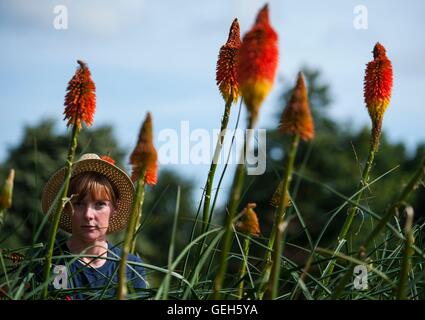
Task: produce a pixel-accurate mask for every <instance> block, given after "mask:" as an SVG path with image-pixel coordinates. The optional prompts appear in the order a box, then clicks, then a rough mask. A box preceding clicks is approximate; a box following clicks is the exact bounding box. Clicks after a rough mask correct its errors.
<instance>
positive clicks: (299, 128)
mask: <svg viewBox="0 0 425 320" xmlns="http://www.w3.org/2000/svg"><path fill="white" fill-rule="evenodd" d="M279 130H280V131H281V132H283V133H289V134H295V133H298V134H299V135H300V137H301V138H302V139H303V140H305V141H307V140H311V139H313V138H314V123H313V117H312V115H311V112H310V105H309V102H308V92H307V87H306V85H305V80H304V75H303V73H302V72H300V73H298V79H297V84H296V85H295V88H294V90H293V91H292V95H291V98H290V99H289V102H288V105H287V106H286V108H285V110H284V111H283V114H282V118H281V123H280V127H279Z"/></svg>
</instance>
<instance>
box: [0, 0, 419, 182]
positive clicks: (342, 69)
mask: <svg viewBox="0 0 425 320" xmlns="http://www.w3.org/2000/svg"><path fill="white" fill-rule="evenodd" d="M264 3H265V1H257V0H233V1H232V0H216V1H194V0H187V1H171V0H169V1H165V0H155V1H153V0H151V1H147V0H145V1H143V0H141V1H135V0H127V1H119V2H118V1H104V0H103V1H101V0H92V1H88V0H84V1H83V0H79V1H77V0H73V1H65V0H58V1H49V0H39V1H23V0H1V1H0V39H1V43H2V49H1V50H0V58H1V59H0V61H1V62H0V88H1V90H0V161H2V160H4V158H5V156H6V154H7V149H8V147H10V146H12V145H15V144H16V143H18V142H19V139H20V137H21V133H22V128H23V126H24V125H26V124H35V123H37V122H38V121H39V120H40V119H41V118H44V117H50V118H54V119H57V120H58V122H59V123H60V121H61V120H62V112H63V99H64V95H65V88H66V84H67V82H68V81H69V79H70V78H71V77H72V75H73V73H74V71H75V68H76V60H77V59H82V60H85V61H86V62H87V63H88V64H89V67H90V69H91V71H92V75H93V79H94V81H95V82H96V86H97V112H96V115H95V122H94V126H96V125H100V124H112V125H113V126H114V129H115V132H116V136H117V138H118V139H119V141H120V142H121V144H122V146H123V147H125V148H126V150H127V151H128V152H131V150H132V148H133V145H134V144H135V142H136V137H137V133H138V130H139V127H140V124H141V122H142V120H143V118H144V116H145V113H146V111H148V110H149V111H151V112H152V114H153V118H154V126H155V134H156V136H157V135H158V132H159V131H160V130H163V129H167V128H174V129H176V130H179V128H180V121H189V122H190V128H191V129H196V128H204V129H206V130H209V131H210V132H212V130H213V129H215V128H218V127H219V123H220V119H221V116H222V112H223V107H224V106H223V100H222V98H221V96H220V94H219V92H218V90H217V88H216V85H215V66H216V60H217V54H218V50H219V48H220V46H221V45H222V44H224V42H225V41H226V39H227V35H228V30H229V26H230V24H231V22H232V20H233V19H234V18H235V17H237V18H238V19H239V22H240V26H241V33H242V35H243V34H244V33H245V32H246V31H247V30H248V29H249V28H250V27H251V25H252V23H253V21H254V19H255V16H256V14H257V11H258V10H259V8H261V7H262V6H263V4H264ZM268 3H269V7H270V17H271V23H272V25H273V26H274V27H275V29H276V31H277V32H278V34H279V47H280V59H279V68H278V77H277V81H276V84H275V86H274V88H273V90H272V92H271V94H270V95H269V97H268V98H267V99H266V101H265V103H264V105H263V107H262V110H261V115H260V120H259V123H258V127H260V128H271V127H275V126H276V125H277V124H276V123H275V119H274V118H273V115H274V114H275V113H276V110H277V108H279V109H278V110H281V108H282V106H279V105H278V104H277V103H276V102H277V97H278V95H279V93H280V88H281V87H282V84H283V83H293V82H294V79H295V76H296V73H297V72H298V70H299V68H300V67H301V66H303V65H308V66H310V67H315V68H319V69H320V70H322V71H323V79H324V80H325V81H326V82H329V83H330V84H331V88H332V93H333V97H334V103H333V104H332V106H331V107H330V115H331V116H332V117H333V118H335V119H337V120H340V121H342V122H345V123H347V125H352V126H355V127H358V126H361V125H364V124H368V123H369V118H368V115H367V112H366V109H365V107H364V103H363V93H362V85H363V76H364V67H365V64H366V63H367V62H368V61H370V60H371V58H372V54H371V51H372V48H373V46H374V44H375V43H376V42H377V41H379V42H381V43H382V44H383V45H384V46H385V47H386V48H387V53H388V56H389V58H390V59H391V60H392V62H393V69H394V90H393V96H392V101H391V105H390V106H389V109H388V111H387V113H386V115H385V119H384V125H383V127H384V130H385V131H386V132H387V133H388V135H389V137H390V139H391V140H393V141H404V142H406V143H407V144H408V145H409V146H410V147H414V146H415V144H416V143H418V142H423V141H425V130H423V123H424V119H425V106H424V105H423V102H422V101H423V99H421V98H420V96H421V94H422V93H424V92H425V59H424V57H425V40H424V36H423V30H424V29H425V28H424V27H425V2H424V1H419V0H418V1H409V2H408V5H407V4H406V2H403V1H391V0H374V1H372V0H367V1H360V0H356V1H350V0H348V1H337V0H335V1H326V0H325V1H303V0H301V1H300V0H296V1H295V0H294V1H279V0H276V1H273V0H271V1H268ZM57 5H65V6H66V8H67V9H68V29H67V30H56V29H55V28H54V27H53V21H54V19H55V16H56V14H55V13H54V12H53V10H54V7H55V6H57ZM358 5H364V6H365V7H366V8H367V13H368V28H367V29H366V30H363V29H362V30H358V29H356V28H355V27H354V25H353V20H354V19H355V18H356V14H355V13H354V12H353V10H354V8H355V7H356V6H358ZM235 110H236V108H235ZM235 118H236V111H234V113H233V114H232V120H231V124H230V126H231V125H232V124H233V122H234V120H235ZM243 119H245V117H244V116H243ZM64 127H65V124H64V123H63V128H61V127H60V125H59V126H58V129H59V130H65V129H64ZM157 144H158V143H157ZM347 148H351V147H350V146H347ZM173 168H174V169H178V170H179V171H181V172H182V173H183V174H184V175H186V176H189V177H192V178H194V179H195V181H197V188H198V189H199V188H201V186H202V184H203V181H204V180H205V177H206V175H207V170H208V167H207V166H202V165H201V166H194V165H180V166H173ZM229 176H231V175H229Z"/></svg>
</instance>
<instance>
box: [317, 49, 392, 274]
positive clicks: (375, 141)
mask: <svg viewBox="0 0 425 320" xmlns="http://www.w3.org/2000/svg"><path fill="white" fill-rule="evenodd" d="M392 87H393V71H392V65H391V61H390V60H389V59H388V57H387V55H386V50H385V48H384V46H383V45H381V44H380V43H379V42H378V43H376V45H375V47H374V49H373V60H372V61H370V62H369V63H368V64H367V66H366V73H365V78H364V101H365V103H366V107H367V110H368V112H369V115H370V118H371V120H372V131H371V137H370V144H369V154H368V158H367V161H366V165H365V166H364V168H363V173H362V177H361V180H360V183H359V185H358V188H357V189H358V190H359V189H362V188H363V187H365V186H366V185H367V183H368V180H369V174H370V171H371V169H372V165H373V160H374V158H375V154H376V152H377V151H378V147H379V139H380V136H381V128H382V121H383V118H384V113H385V111H386V109H387V107H388V105H389V103H390V99H391V91H392ZM361 198H362V192H359V193H358V194H357V196H356V198H355V200H354V201H355V203H359V202H360V201H361ZM356 212H357V207H356V206H351V207H350V208H349V210H348V215H347V218H346V220H345V222H344V225H343V226H342V228H341V231H340V233H339V235H338V243H341V241H345V238H346V236H347V234H348V232H349V230H350V227H351V224H352V222H353V219H354V216H355V215H356ZM334 267H335V261H334V260H332V261H331V262H330V264H329V266H328V268H327V272H326V274H325V276H327V275H329V274H331V273H332V272H333V270H334Z"/></svg>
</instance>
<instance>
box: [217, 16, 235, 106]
mask: <svg viewBox="0 0 425 320" xmlns="http://www.w3.org/2000/svg"><path fill="white" fill-rule="evenodd" d="M240 47H241V38H240V29H239V22H238V19H235V20H233V23H232V25H231V27H230V31H229V38H228V39H227V42H226V44H225V45H223V46H222V47H221V48H220V52H219V54H218V61H217V68H216V70H217V72H216V81H217V86H218V88H219V90H220V92H221V94H222V96H223V98H224V100H225V101H226V102H227V101H228V100H229V99H231V100H232V101H233V102H236V101H237V100H238V97H239V84H238V79H237V73H236V72H237V69H236V68H237V65H238V59H239V49H240Z"/></svg>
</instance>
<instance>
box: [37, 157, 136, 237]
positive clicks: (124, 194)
mask: <svg viewBox="0 0 425 320" xmlns="http://www.w3.org/2000/svg"><path fill="white" fill-rule="evenodd" d="M88 171H93V172H98V173H100V174H102V175H104V176H105V177H106V178H108V180H109V181H110V182H111V184H112V185H113V186H114V187H115V188H116V190H117V191H118V199H117V209H116V212H115V214H113V215H112V216H111V218H110V219H109V228H108V231H107V233H112V232H116V231H119V230H121V229H123V228H125V227H126V226H127V223H128V221H129V218H130V213H131V206H132V203H133V198H134V185H133V182H132V181H131V179H130V178H129V176H128V175H127V174H126V173H125V172H124V171H123V170H121V169H120V168H118V167H117V166H115V165H113V164H111V163H109V162H108V161H105V160H103V159H101V158H100V157H99V156H98V155H97V154H94V153H86V154H84V155H82V156H81V158H80V159H79V160H78V161H77V162H75V163H74V164H73V165H72V176H71V177H73V176H75V175H77V174H79V173H82V172H88ZM65 172H66V168H65V167H63V168H61V169H59V170H58V171H56V172H55V173H54V174H53V175H52V176H51V177H50V179H49V181H47V183H46V185H45V187H44V190H43V196H42V203H41V205H42V209H43V213H44V214H47V213H48V211H49V208H50V206H51V205H52V204H53V202H54V200H55V198H56V196H57V194H58V192H59V190H60V189H61V187H62V184H63V182H64V180H65ZM52 211H53V210H52ZM53 214H54V213H53V212H51V213H50V216H49V220H50V221H51V220H52V218H53ZM59 227H60V228H61V229H62V230H64V231H66V232H69V233H72V226H71V216H70V215H69V213H68V212H67V210H65V211H63V213H62V215H61V218H60V221H59Z"/></svg>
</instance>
